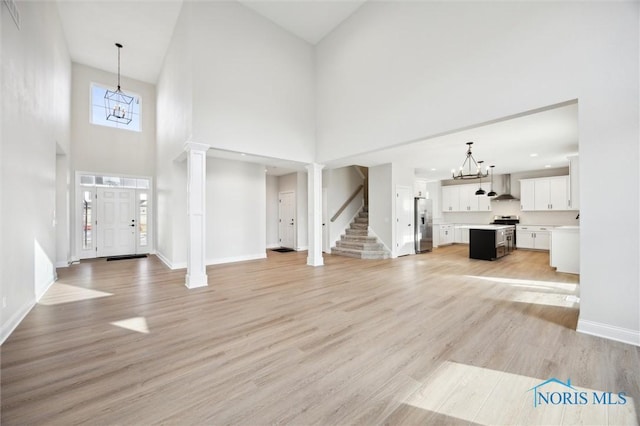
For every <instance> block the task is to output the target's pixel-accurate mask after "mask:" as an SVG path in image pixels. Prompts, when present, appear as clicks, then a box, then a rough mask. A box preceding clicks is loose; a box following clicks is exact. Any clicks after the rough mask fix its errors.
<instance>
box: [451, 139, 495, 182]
mask: <svg viewBox="0 0 640 426" xmlns="http://www.w3.org/2000/svg"><path fill="white" fill-rule="evenodd" d="M467 145H468V148H467V158H465V160H464V163H462V166H460V169H459V170H457V171H456V169H452V170H451V175H452V176H453V178H454V179H479V178H483V177H487V176H489V170H485V171H484V172H483V171H482V168H481V164H482V161H480V164H478V162H477V161H476V159H475V158H473V154H471V145H473V142H467ZM483 193H484V192H483Z"/></svg>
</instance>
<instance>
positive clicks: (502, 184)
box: [491, 175, 519, 201]
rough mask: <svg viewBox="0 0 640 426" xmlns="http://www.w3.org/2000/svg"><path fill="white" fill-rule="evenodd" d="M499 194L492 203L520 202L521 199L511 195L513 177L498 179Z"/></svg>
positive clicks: (507, 176)
mask: <svg viewBox="0 0 640 426" xmlns="http://www.w3.org/2000/svg"><path fill="white" fill-rule="evenodd" d="M498 182H499V184H498V188H497V189H498V190H497V191H496V192H497V193H498V194H500V195H498V196H497V197H495V198H492V199H491V201H512V200H513V201H518V200H519V199H518V198H516V197H514V196H513V195H511V175H502V176H500V179H498Z"/></svg>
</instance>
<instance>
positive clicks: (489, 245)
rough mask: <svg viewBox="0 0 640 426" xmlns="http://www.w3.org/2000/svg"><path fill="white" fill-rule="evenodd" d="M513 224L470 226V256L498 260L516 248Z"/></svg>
mask: <svg viewBox="0 0 640 426" xmlns="http://www.w3.org/2000/svg"><path fill="white" fill-rule="evenodd" d="M514 230H515V226H513V225H472V226H469V258H471V259H481V260H496V259H499V258H501V257H503V256H506V255H508V254H509V253H511V252H512V251H513V249H514V244H513V232H514Z"/></svg>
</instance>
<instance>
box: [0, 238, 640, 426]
mask: <svg viewBox="0 0 640 426" xmlns="http://www.w3.org/2000/svg"><path fill="white" fill-rule="evenodd" d="M467 250H468V249H467V247H466V246H452V247H445V248H440V249H436V250H435V251H434V252H433V253H427V254H422V255H417V256H407V257H403V258H399V259H395V260H373V261H363V260H357V259H349V258H343V257H337V256H330V255H326V256H325V263H326V265H325V266H324V267H318V268H312V267H309V266H306V265H305V262H306V253H295V252H294V253H274V252H269V255H268V259H266V260H260V261H251V262H242V263H236V264H228V265H218V266H213V267H209V268H208V274H209V283H210V285H209V287H207V288H202V289H195V290H188V289H186V288H185V287H184V285H183V283H184V271H170V270H168V269H167V268H166V267H164V266H163V264H162V263H161V262H160V261H159V260H158V259H156V258H155V257H153V256H152V257H150V258H148V259H135V260H123V261H117V262H106V261H104V260H96V261H89V262H83V263H82V264H80V265H74V266H72V267H70V268H66V269H60V270H58V274H59V280H58V282H57V283H56V284H54V286H52V288H51V289H50V290H49V292H48V293H47V294H46V295H45V297H44V298H43V299H42V301H41V303H40V304H38V305H37V306H36V307H35V308H34V309H33V310H32V311H31V313H30V314H29V315H28V316H27V318H26V319H25V320H24V322H23V323H22V324H21V325H20V326H19V327H18V328H17V329H16V331H15V332H14V333H13V335H12V336H11V337H10V338H9V339H8V340H7V341H6V342H5V344H4V345H3V346H2V354H1V355H2V386H1V391H2V393H1V398H2V413H1V414H2V419H1V420H2V424H3V425H22V424H61V425H69V424H79V423H88V424H123V425H131V424H144V425H146V424H157V423H163V424H176V425H185V424H243V425H254V424H273V423H285V424H296V425H300V424H328V425H334V424H365V425H371V424H491V425H493V424H581V423H582V424H637V414H636V413H640V409H639V401H640V383H639V382H640V362H639V360H640V351H639V349H638V348H636V347H633V346H629V345H625V344H622V343H616V342H612V341H607V340H604V339H600V338H596V337H591V336H587V335H583V334H578V333H576V332H575V327H576V322H577V317H578V308H577V306H575V305H573V303H572V302H570V301H567V300H566V296H568V295H573V294H578V293H579V291H578V288H577V277H576V276H574V275H570V274H561V273H556V272H554V271H553V270H552V269H551V268H549V266H548V254H546V253H539V252H531V251H522V250H519V251H516V252H515V253H514V254H512V255H510V256H507V257H505V258H503V259H501V260H499V261H495V262H486V261H481V260H470V259H468V257H467ZM551 377H556V378H558V379H559V380H562V381H566V380H567V379H571V382H572V385H574V386H576V387H579V388H580V389H588V390H590V391H591V390H593V391H599V392H605V391H609V392H614V393H616V394H617V392H622V391H624V392H626V394H627V398H628V403H627V404H625V405H611V406H593V405H589V406H564V405H557V406H551V405H549V406H544V407H536V408H534V407H533V395H532V392H531V391H529V389H531V388H532V387H534V386H536V385H537V384H539V383H541V382H542V381H544V380H546V379H549V378H551Z"/></svg>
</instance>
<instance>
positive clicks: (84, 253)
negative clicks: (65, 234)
mask: <svg viewBox="0 0 640 426" xmlns="http://www.w3.org/2000/svg"><path fill="white" fill-rule="evenodd" d="M83 175H91V176H112V177H118V178H121V179H146V180H148V181H149V187H148V188H146V189H143V188H135V189H136V190H135V199H136V202H137V200H139V199H140V194H142V193H146V194H147V206H146V207H147V208H146V214H147V244H146V246H141V245H140V226H139V225H138V226H137V227H136V235H135V238H136V254H154V253H155V246H154V244H155V239H154V235H155V232H154V231H155V220H154V218H155V202H154V201H155V191H154V182H153V178H152V177H151V176H141V175H123V174H121V173H98V172H87V171H80V170H77V171H76V172H75V185H74V194H73V197H71V198H72V199H73V202H74V205H73V207H72V208H71V209H70V211H71V213H72V214H73V215H74V217H73V220H72V222H73V226H72V230H71V231H72V232H71V238H72V241H73V256H72V261H74V262H77V261H80V260H81V259H94V258H96V257H97V254H96V253H97V247H96V244H95V243H96V235H97V228H96V229H95V230H94V232H92V235H91V237H92V245H91V247H90V248H89V249H87V250H84V249H83V248H82V247H83V246H82V232H81V229H82V226H83V224H82V204H81V203H82V199H83V195H84V192H85V191H89V192H91V199H92V200H93V203H94V205H93V206H92V212H94V215H93V217H92V222H93V223H92V224H91V226H92V229H93V227H94V226H96V224H95V219H96V217H95V212H97V204H95V203H96V194H97V188H98V186H96V185H80V177H81V176H83ZM122 188H127V187H122ZM131 189H133V188H131ZM136 223H137V224H140V209H139V208H138V205H137V204H136Z"/></svg>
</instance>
